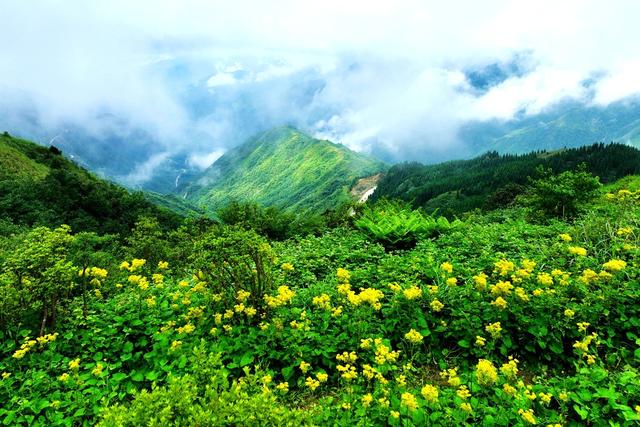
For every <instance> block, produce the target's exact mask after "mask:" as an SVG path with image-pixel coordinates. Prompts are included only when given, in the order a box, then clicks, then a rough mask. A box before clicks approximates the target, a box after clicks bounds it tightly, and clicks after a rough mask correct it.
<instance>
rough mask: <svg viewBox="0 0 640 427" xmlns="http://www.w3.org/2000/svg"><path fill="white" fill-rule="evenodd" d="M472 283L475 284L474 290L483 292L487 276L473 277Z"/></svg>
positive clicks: (482, 274)
mask: <svg viewBox="0 0 640 427" xmlns="http://www.w3.org/2000/svg"><path fill="white" fill-rule="evenodd" d="M473 281H474V282H475V284H476V289H478V290H479V291H484V289H485V288H486V287H487V275H486V274H484V273H480V274H478V275H475V276H473Z"/></svg>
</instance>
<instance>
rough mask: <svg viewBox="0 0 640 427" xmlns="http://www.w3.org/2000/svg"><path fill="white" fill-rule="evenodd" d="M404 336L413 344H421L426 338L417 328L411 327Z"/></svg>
mask: <svg viewBox="0 0 640 427" xmlns="http://www.w3.org/2000/svg"><path fill="white" fill-rule="evenodd" d="M404 337H405V338H406V339H407V341H409V342H410V343H412V344H420V343H421V342H422V339H423V338H424V337H423V336H422V334H421V333H420V332H418V331H416V330H415V329H411V330H410V331H409V332H407V333H406V334H404Z"/></svg>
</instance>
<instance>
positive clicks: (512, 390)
mask: <svg viewBox="0 0 640 427" xmlns="http://www.w3.org/2000/svg"><path fill="white" fill-rule="evenodd" d="M502 390H504V392H505V393H507V394H508V395H509V396H513V395H514V394H516V388H515V387H514V386H512V385H511V384H507V383H505V384H504V385H503V386H502Z"/></svg>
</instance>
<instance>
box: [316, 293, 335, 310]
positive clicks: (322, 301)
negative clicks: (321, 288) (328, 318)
mask: <svg viewBox="0 0 640 427" xmlns="http://www.w3.org/2000/svg"><path fill="white" fill-rule="evenodd" d="M312 303H313V305H315V306H316V307H318V308H321V309H323V310H330V309H331V297H330V296H329V295H327V294H322V295H318V296H315V297H313V300H312Z"/></svg>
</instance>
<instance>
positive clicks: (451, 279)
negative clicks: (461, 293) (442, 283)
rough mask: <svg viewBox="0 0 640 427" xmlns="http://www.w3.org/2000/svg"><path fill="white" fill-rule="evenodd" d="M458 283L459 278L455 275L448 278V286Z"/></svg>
mask: <svg viewBox="0 0 640 427" xmlns="http://www.w3.org/2000/svg"><path fill="white" fill-rule="evenodd" d="M457 284H458V279H456V278H455V277H449V278H448V279H447V286H455V285H457Z"/></svg>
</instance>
